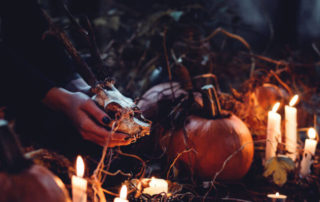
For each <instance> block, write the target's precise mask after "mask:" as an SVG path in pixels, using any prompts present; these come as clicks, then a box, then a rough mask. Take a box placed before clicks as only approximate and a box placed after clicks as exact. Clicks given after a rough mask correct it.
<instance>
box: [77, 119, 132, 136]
mask: <svg viewBox="0 0 320 202" xmlns="http://www.w3.org/2000/svg"><path fill="white" fill-rule="evenodd" d="M81 129H82V130H84V131H86V132H90V133H93V134H95V135H98V136H100V137H102V138H108V137H109V136H110V139H112V140H126V139H127V138H128V137H129V135H126V134H123V133H116V132H115V133H112V132H111V131H108V130H106V129H105V128H103V127H100V126H98V125H97V124H96V123H95V122H94V121H92V120H91V119H90V118H89V117H88V118H87V120H86V121H85V123H84V124H83V127H82V128H81Z"/></svg>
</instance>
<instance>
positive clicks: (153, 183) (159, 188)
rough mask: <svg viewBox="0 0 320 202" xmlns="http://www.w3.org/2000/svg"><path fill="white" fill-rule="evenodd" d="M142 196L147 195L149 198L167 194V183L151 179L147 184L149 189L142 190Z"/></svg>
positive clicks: (162, 180)
mask: <svg viewBox="0 0 320 202" xmlns="http://www.w3.org/2000/svg"><path fill="white" fill-rule="evenodd" d="M142 193H144V194H149V195H150V196H152V195H156V194H160V193H165V194H167V193H168V182H167V181H166V180H164V179H157V178H154V177H152V178H151V180H150V182H149V187H146V188H144V189H143V192H142Z"/></svg>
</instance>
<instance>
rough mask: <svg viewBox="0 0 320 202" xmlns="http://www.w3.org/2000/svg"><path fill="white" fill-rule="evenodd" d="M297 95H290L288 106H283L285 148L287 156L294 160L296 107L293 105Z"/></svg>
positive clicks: (295, 152) (295, 149)
mask: <svg viewBox="0 0 320 202" xmlns="http://www.w3.org/2000/svg"><path fill="white" fill-rule="evenodd" d="M298 98H299V96H298V95H295V96H293V97H292V99H291V101H290V103H289V106H288V105H286V106H285V108H284V109H285V125H286V129H285V135H286V150H287V152H288V153H289V154H288V157H290V158H291V159H292V160H293V161H295V160H296V157H297V109H296V108H295V107H293V106H294V105H295V104H296V103H297V101H298Z"/></svg>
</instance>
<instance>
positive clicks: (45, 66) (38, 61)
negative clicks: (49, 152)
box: [0, 0, 98, 155]
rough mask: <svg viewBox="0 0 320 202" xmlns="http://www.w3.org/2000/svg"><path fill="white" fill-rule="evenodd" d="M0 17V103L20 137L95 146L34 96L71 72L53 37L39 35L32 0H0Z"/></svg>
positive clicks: (42, 24)
mask: <svg viewBox="0 0 320 202" xmlns="http://www.w3.org/2000/svg"><path fill="white" fill-rule="evenodd" d="M0 19H1V35H2V36H1V38H2V39H3V40H2V42H1V40H0V106H1V105H5V106H7V108H8V109H9V111H10V115H12V114H13V115H14V118H15V120H16V122H15V123H16V124H15V129H16V131H17V132H18V134H19V136H20V139H21V140H22V143H23V144H24V145H25V146H27V145H32V146H36V147H37V146H39V147H45V148H50V149H55V150H58V151H60V152H63V153H65V152H66V153H69V154H73V155H74V154H75V151H76V153H79V152H81V150H83V151H84V152H85V151H87V149H88V148H90V147H92V148H93V150H96V149H97V146H96V145H94V144H93V143H90V142H87V141H85V140H83V139H82V138H81V136H80V134H79V133H78V132H77V130H76V129H75V128H73V127H72V123H71V122H70V121H69V120H68V118H67V117H66V116H65V115H64V114H62V113H57V112H54V111H52V110H50V109H48V108H47V107H45V106H44V105H43V104H41V102H40V101H41V99H42V98H44V97H45V95H46V93H47V92H48V91H49V90H50V89H51V88H52V87H60V86H61V87H63V86H65V85H66V84H67V83H68V82H69V81H70V80H72V79H75V78H76V77H77V76H76V75H77V74H76V72H75V71H74V69H73V65H72V63H71V60H70V58H69V57H68V55H67V53H66V52H65V50H64V47H63V46H62V44H60V42H59V41H58V39H56V38H55V37H53V36H51V37H47V38H45V39H44V40H43V39H42V36H43V34H44V33H45V32H46V31H47V30H48V23H47V21H46V18H45V17H44V16H43V13H42V10H41V8H40V6H39V5H38V4H37V3H36V0H13V1H11V0H6V1H5V0H0ZM70 145H72V147H71V146H70ZM84 148H86V150H84ZM96 153H97V152H96ZM97 154H98V153H97Z"/></svg>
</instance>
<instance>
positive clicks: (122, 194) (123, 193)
mask: <svg viewBox="0 0 320 202" xmlns="http://www.w3.org/2000/svg"><path fill="white" fill-rule="evenodd" d="M127 192H128V188H127V186H126V185H122V187H121V190H120V198H121V199H127Z"/></svg>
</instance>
